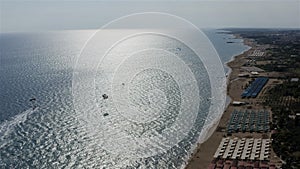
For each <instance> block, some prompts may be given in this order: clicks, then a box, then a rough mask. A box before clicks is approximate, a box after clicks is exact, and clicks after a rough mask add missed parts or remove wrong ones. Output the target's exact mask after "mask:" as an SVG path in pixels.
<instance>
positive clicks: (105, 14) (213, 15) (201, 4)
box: [0, 0, 300, 32]
mask: <svg viewBox="0 0 300 169" xmlns="http://www.w3.org/2000/svg"><path fill="white" fill-rule="evenodd" d="M136 12H166V13H170V14H174V15H178V16H180V17H183V18H185V19H187V20H189V21H191V22H192V23H194V24H195V25H196V26H199V27H206V28H224V27H252V28H253V27H257V28H261V27H264V28H273V27H276V28H279V27H281V28H300V0H239V1H238V0H213V1H211V0H210V1H209V0H207V1H203V0H198V1H184V0H180V1H175V0H168V1H158V0H156V1H145V0H140V1H124V0H123V1H121V0H102V1H83V0H77V1H24V0H14V1H3V0H0V31H1V32H12V31H43V30H62V29H96V28H99V27H101V26H103V25H104V24H105V23H107V22H109V21H111V20H113V19H116V18H118V17H121V16H124V15H128V14H131V13H136ZM145 22H148V21H145Z"/></svg>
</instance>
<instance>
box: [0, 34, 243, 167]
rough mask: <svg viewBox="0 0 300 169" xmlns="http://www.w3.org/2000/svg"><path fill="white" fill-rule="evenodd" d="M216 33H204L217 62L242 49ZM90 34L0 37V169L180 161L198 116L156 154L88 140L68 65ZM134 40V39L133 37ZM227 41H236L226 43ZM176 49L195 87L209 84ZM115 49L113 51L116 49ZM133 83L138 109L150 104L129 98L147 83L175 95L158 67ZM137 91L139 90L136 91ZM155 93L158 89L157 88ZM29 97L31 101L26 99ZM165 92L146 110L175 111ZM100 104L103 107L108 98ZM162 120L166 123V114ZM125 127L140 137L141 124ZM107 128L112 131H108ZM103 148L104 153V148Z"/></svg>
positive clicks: (172, 163)
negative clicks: (138, 154) (121, 151)
mask: <svg viewBox="0 0 300 169" xmlns="http://www.w3.org/2000/svg"><path fill="white" fill-rule="evenodd" d="M217 32H220V30H205V33H206V35H207V36H208V37H209V39H210V40H211V41H212V43H213V44H214V46H215V48H216V50H217V52H218V53H219V55H220V57H221V61H222V63H224V65H225V62H227V61H229V60H230V59H231V58H232V56H234V55H237V54H239V53H241V52H243V51H244V50H246V49H247V48H248V47H247V46H244V45H243V43H242V40H240V39H232V38H233V36H232V35H229V34H221V33H217ZM92 33H93V31H58V32H45V33H7V34H0V47H1V48H0V51H1V57H0V59H1V60H0V77H1V78H0V80H1V87H0V92H1V98H0V102H1V109H0V127H1V128H0V129H1V130H0V143H1V145H0V168H8V167H12V168H63V167H67V168H70V167H74V168H83V167H87V168H143V167H146V168H179V167H180V166H182V165H183V164H184V161H185V160H186V159H185V156H187V155H188V153H189V152H190V151H191V150H190V149H191V147H193V146H192V145H193V144H195V143H196V141H197V136H198V135H199V131H200V130H201V124H202V125H203V119H202V118H201V116H198V118H197V119H196V122H197V123H196V124H197V125H195V126H194V127H193V129H192V130H191V132H190V133H189V134H188V137H187V138H186V139H184V140H182V141H181V142H180V143H179V144H178V145H177V146H174V147H173V148H172V149H170V150H168V151H167V152H166V153H163V154H158V155H155V156H152V157H148V158H137V159H130V156H129V157H126V158H122V157H119V156H118V155H115V154H113V153H112V152H110V151H112V150H113V149H111V147H112V146H114V145H112V146H111V145H108V144H109V143H110V142H108V143H107V142H106V143H105V144H101V146H99V145H100V142H101V141H102V140H101V139H102V138H101V137H100V138H98V137H95V135H93V134H95V133H93V134H91V133H89V132H88V131H87V130H86V128H85V125H84V124H83V123H82V122H80V120H79V119H78V114H77V112H76V111H75V110H74V105H73V95H72V75H73V66H74V64H75V61H76V57H77V56H78V54H79V52H80V50H81V48H82V46H83V44H84V43H85V41H86V40H87V39H88V37H89V36H90V35H91V34H92ZM149 38H150V39H151V38H157V37H149ZM136 40H137V41H140V39H136ZM156 40H157V41H158V42H157V43H155V45H158V46H164V45H165V48H168V49H166V50H170V51H172V50H173V51H174V50H175V51H176V50H178V49H177V48H176V47H177V46H180V45H182V44H180V43H179V42H172V43H171V42H169V41H168V40H166V39H159V38H158V39H156ZM227 41H234V42H235V43H226V42H227ZM149 43H150V42H149ZM139 45H140V44H139ZM142 45H143V44H142ZM170 46H171V47H170ZM181 50H182V53H183V54H182V56H180V57H182V58H185V56H189V57H186V58H185V59H184V60H185V61H186V63H188V62H191V64H192V65H193V64H194V69H192V70H193V71H194V72H193V73H194V74H195V72H197V71H198V72H202V73H200V74H199V76H198V77H199V78H198V79H197V81H198V84H200V83H203V85H205V84H206V85H208V84H209V82H208V81H206V82H205V81H203V82H202V81H201V80H199V79H201V77H202V76H203V77H204V76H207V75H205V72H204V69H203V70H202V68H203V65H201V63H200V62H199V63H198V62H197V60H195V59H193V54H192V52H191V51H188V49H186V48H185V47H184V45H182V46H181V48H180V51H181ZM118 52H119V51H118V50H117V51H116V54H117V53H118ZM177 52H178V53H180V52H179V51H177ZM149 62H150V60H149ZM108 63H109V61H108ZM141 64H142V63H141ZM191 67H193V66H191ZM224 68H225V70H226V71H228V68H226V67H225V66H224ZM124 70H125V69H124ZM103 78H104V77H102V74H101V70H99V76H98V77H96V84H99V86H100V87H101V84H102V82H101V79H103ZM166 79H167V80H168V81H169V83H167V84H165V82H164V80H166ZM132 82H133V83H131V86H130V88H131V89H132V90H131V91H132V93H131V95H132V97H131V99H132V102H133V103H136V104H138V105H139V104H141V105H139V106H141V108H143V109H145V108H149V107H147V106H145V105H147V103H144V102H145V99H144V98H143V97H141V98H139V97H136V95H142V96H143V95H144V94H143V93H144V92H145V91H149V90H152V89H153V88H154V87H157V86H159V87H161V88H162V90H163V91H164V92H165V93H169V94H170V95H172V96H176V95H179V93H178V92H179V87H178V86H176V83H175V82H174V80H173V81H172V78H171V77H170V76H169V75H168V74H166V73H164V72H161V71H157V70H147V71H144V72H143V73H141V74H138V75H136V76H135V79H133V80H132ZM120 84H121V83H120ZM145 84H150V85H145ZM126 85H127V84H126ZM102 87H103V86H102ZM102 90H103V89H102V88H101V90H99V91H98V90H96V92H99V93H98V96H99V98H97V99H101V94H102V93H103V92H102ZM136 91H137V93H138V94H136V95H135V94H134V92H136ZM172 91H175V92H174V93H172ZM154 92H156V91H154ZM170 92H171V93H170ZM201 92H203V93H200V94H201V95H204V96H205V98H209V95H210V94H209V92H208V91H205V90H201ZM154 95H160V94H159V92H158V93H154ZM33 97H34V98H36V100H34V101H29V100H30V98H33ZM169 97H170V96H169V95H166V98H167V100H168V101H167V102H166V103H165V104H162V105H160V106H158V107H150V108H151V109H162V107H163V106H165V105H169V107H168V109H167V110H169V111H170V112H171V111H172V112H176V111H177V109H178V107H176V104H177V103H178V102H180V99H178V98H177V97H174V99H173V100H172V99H168V98H169ZM139 99H141V100H139ZM151 99H152V100H153V102H158V103H159V102H161V100H164V99H165V98H164V97H163V96H161V97H159V98H151ZM87 102H88V101H87ZM87 104H89V103H87ZM206 104H208V103H206V102H205V104H203V107H201V108H200V111H199V112H200V113H204V114H205V112H206V111H207V110H206V109H207V105H206ZM33 105H34V106H37V108H36V109H34V110H33V109H32V108H31V107H32V106H33ZM174 105H175V106H174ZM205 105H206V106H205ZM100 106H102V107H110V103H107V104H106V103H105V104H102V105H100ZM87 111H91V110H87ZM169 111H166V112H165V116H162V117H161V118H162V119H164V120H167V121H166V122H165V123H166V125H168V119H166V118H167V117H172V116H173V115H172V114H168V113H169ZM105 112H107V113H108V114H109V116H108V117H109V118H111V117H113V115H114V114H113V113H114V111H113V109H107V110H106V109H105ZM174 116H176V115H174ZM101 118H103V117H101ZM96 119H97V118H96ZM170 119H171V118H170ZM111 121H112V122H114V123H116V124H117V122H115V121H113V120H111ZM169 122H170V123H172V119H171V120H170V121H169ZM114 123H112V124H114ZM149 126H153V125H149ZM125 127H128V128H129V129H131V130H130V131H128V132H129V133H131V134H132V135H135V136H137V137H141V135H142V134H143V129H145V128H144V127H145V126H139V125H130V126H125ZM146 128H147V126H146ZM109 129H111V128H109ZM156 130H158V131H159V130H163V128H162V127H161V125H158V127H157V129H156ZM112 132H117V130H116V131H114V130H113V129H112ZM141 133H142V134H141ZM116 134H118V133H116ZM148 134H149V133H148ZM150 134H151V133H150ZM117 143H119V142H117ZM105 147H110V148H105ZM107 149H109V150H110V151H106V150H107ZM113 151H118V150H113ZM125 151H126V149H125Z"/></svg>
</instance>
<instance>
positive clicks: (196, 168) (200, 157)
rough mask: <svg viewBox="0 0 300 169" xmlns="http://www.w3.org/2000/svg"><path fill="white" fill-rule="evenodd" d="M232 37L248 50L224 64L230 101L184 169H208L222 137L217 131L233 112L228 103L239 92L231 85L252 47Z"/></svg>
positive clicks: (247, 41)
mask: <svg viewBox="0 0 300 169" xmlns="http://www.w3.org/2000/svg"><path fill="white" fill-rule="evenodd" d="M233 36H235V38H241V39H243V44H244V45H245V46H249V48H248V49H246V50H245V51H243V52H241V53H240V54H237V55H234V56H232V57H231V59H230V60H229V61H227V62H225V65H226V67H227V68H228V69H229V71H228V72H227V73H226V75H227V78H226V79H227V80H226V83H227V89H226V95H227V98H229V99H230V101H228V103H227V104H226V105H225V109H224V112H223V114H222V116H221V118H220V119H219V120H218V121H216V122H215V123H214V126H212V127H211V128H210V129H209V130H208V132H212V134H211V135H210V137H209V138H208V139H207V140H206V141H205V142H204V143H202V144H199V143H198V144H197V146H196V149H195V150H194V152H193V153H192V154H191V155H190V158H189V160H188V161H187V165H186V166H185V169H206V168H208V166H209V164H210V162H211V161H212V159H213V155H214V153H215V151H216V150H217V148H218V146H219V143H220V142H221V139H222V138H223V136H224V132H223V131H220V130H218V129H221V128H224V127H226V125H227V121H228V120H229V118H230V115H231V112H232V110H233V106H231V105H230V103H231V102H232V101H233V100H234V99H235V98H236V97H235V95H237V93H238V95H239V94H240V92H239V91H238V92H237V90H232V86H233V83H235V81H232V80H234V79H235V78H236V77H237V74H239V71H240V70H239V68H240V67H241V66H242V65H243V63H244V59H243V58H245V56H247V54H248V53H249V51H250V50H251V49H253V47H254V46H253V44H252V43H251V41H250V40H249V39H245V38H242V37H240V36H239V35H238V34H233ZM212 129H213V130H212Z"/></svg>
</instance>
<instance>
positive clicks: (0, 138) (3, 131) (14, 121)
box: [0, 108, 38, 148]
mask: <svg viewBox="0 0 300 169" xmlns="http://www.w3.org/2000/svg"><path fill="white" fill-rule="evenodd" d="M37 109H38V108H30V109H28V110H25V111H24V112H22V113H20V114H18V115H16V116H14V117H13V118H11V120H7V121H4V122H3V123H1V124H0V143H1V144H0V148H2V147H3V146H5V145H6V144H5V141H6V140H7V139H6V137H7V136H8V135H9V134H10V133H11V132H12V131H13V130H14V128H15V127H16V126H18V125H20V124H23V123H24V122H25V121H26V120H27V119H28V117H29V116H30V115H31V114H33V113H34V112H35V111H37Z"/></svg>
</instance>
